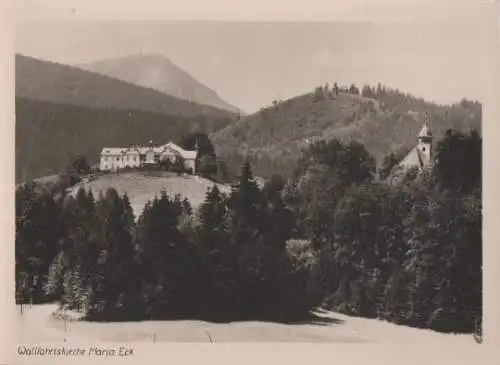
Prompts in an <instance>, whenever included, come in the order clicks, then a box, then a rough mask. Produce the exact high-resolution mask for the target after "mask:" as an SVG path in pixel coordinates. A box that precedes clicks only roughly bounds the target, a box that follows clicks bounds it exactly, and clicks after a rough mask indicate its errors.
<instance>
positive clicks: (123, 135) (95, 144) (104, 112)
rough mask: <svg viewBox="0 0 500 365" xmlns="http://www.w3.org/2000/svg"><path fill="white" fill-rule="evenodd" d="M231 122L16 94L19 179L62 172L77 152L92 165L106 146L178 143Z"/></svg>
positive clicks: (21, 180)
mask: <svg viewBox="0 0 500 365" xmlns="http://www.w3.org/2000/svg"><path fill="white" fill-rule="evenodd" d="M229 122H230V120H229V121H228V120H227V119H226V118H213V117H209V116H203V115H198V116H192V117H189V118H188V117H179V116H174V115H166V114H160V113H152V112H146V111H140V110H119V109H96V108H89V107H81V106H74V105H64V104H57V103H50V102H46V101H34V100H30V99H26V98H20V97H16V182H17V183H19V182H23V181H26V180H30V179H33V178H38V177H42V176H46V175H52V174H56V173H59V172H61V171H64V169H65V168H66V167H67V166H68V164H69V162H70V161H71V159H72V158H73V157H74V156H75V155H76V154H81V155H84V156H86V157H87V159H88V161H89V162H90V163H91V164H94V163H96V162H97V161H98V158H99V154H100V151H101V149H102V148H103V147H104V146H128V145H130V144H133V143H147V142H148V141H149V140H153V141H154V142H155V143H165V142H166V141H169V140H172V141H178V140H179V139H180V138H181V136H183V135H185V134H187V133H189V132H191V131H192V130H199V131H205V132H207V133H210V132H213V131H215V130H217V129H220V128H223V127H224V126H226V125H227V123H229Z"/></svg>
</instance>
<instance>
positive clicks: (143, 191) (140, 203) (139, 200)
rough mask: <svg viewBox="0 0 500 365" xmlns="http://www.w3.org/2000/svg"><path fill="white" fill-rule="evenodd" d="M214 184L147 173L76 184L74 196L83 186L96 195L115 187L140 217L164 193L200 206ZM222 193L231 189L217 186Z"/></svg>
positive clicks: (188, 177)
mask: <svg viewBox="0 0 500 365" xmlns="http://www.w3.org/2000/svg"><path fill="white" fill-rule="evenodd" d="M213 185H214V183H212V182H211V181H209V180H207V179H203V178H200V177H198V176H176V175H173V174H168V173H166V174H161V175H157V174H156V175H153V176H148V175H147V173H139V172H136V173H121V174H119V175H117V174H108V175H103V176H100V177H99V178H98V179H96V180H93V181H91V182H88V183H81V184H77V185H75V186H74V187H73V189H72V193H73V194H76V192H77V191H78V189H79V188H80V187H84V188H85V189H86V190H88V189H89V188H90V189H92V192H93V194H94V196H96V197H98V196H99V192H100V191H102V192H103V193H105V192H106V190H107V189H109V188H115V189H116V190H117V191H118V193H119V194H120V195H121V194H123V193H127V195H128V196H129V198H130V205H131V206H132V209H133V211H134V214H135V215H136V217H138V216H139V215H140V214H141V212H142V210H143V208H144V205H145V204H146V202H147V201H148V200H152V199H153V198H154V196H155V195H160V193H161V191H162V190H165V191H166V192H167V194H168V195H169V196H171V197H172V198H173V197H174V196H175V194H180V195H181V198H187V199H188V200H189V201H190V203H191V205H192V206H193V207H197V206H199V205H200V204H201V203H202V202H203V200H204V199H205V194H206V192H207V190H208V189H209V188H211V187H212V186H213ZM217 186H218V187H219V189H220V190H221V191H222V192H229V187H227V186H225V185H221V184H217Z"/></svg>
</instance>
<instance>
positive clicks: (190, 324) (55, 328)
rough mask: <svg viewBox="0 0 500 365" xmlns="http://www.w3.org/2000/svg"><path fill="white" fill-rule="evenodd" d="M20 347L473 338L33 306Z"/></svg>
mask: <svg viewBox="0 0 500 365" xmlns="http://www.w3.org/2000/svg"><path fill="white" fill-rule="evenodd" d="M17 309H18V310H17V313H18V315H17V318H18V334H19V337H18V342H19V343H35V342H42V341H43V342H45V341H48V342H64V341H71V342H74V341H84V342H93V343H100V342H121V343H127V342H149V343H152V342H198V343H202V342H205V343H206V342H214V343H221V342H316V343H321V342H323V343H325V342H329V343H385V344H395V343H397V344H402V345H404V344H412V345H415V344H419V345H420V344H422V345H424V344H425V345H432V344H436V343H440V344H447V345H453V346H462V345H471V344H474V343H475V341H474V339H473V337H472V335H454V334H441V333H437V332H434V331H430V330H423V329H416V328H410V327H405V326H398V325H395V324H391V323H388V322H385V321H379V320H375V319H366V318H357V317H350V316H346V315H342V314H338V313H333V312H326V311H320V312H315V314H314V316H313V319H311V320H309V321H304V322H302V323H297V324H281V323H273V322H261V321H248V322H231V323H211V322H205V321H198V320H179V321H143V322H119V323H118V322H116V323H114V322H109V323H93V322H85V321H72V322H70V321H64V320H61V319H56V318H55V317H53V316H52V313H54V312H55V311H56V309H57V304H44V305H34V306H32V307H31V308H29V309H25V310H24V313H23V314H22V315H21V313H20V308H19V307H18V308H17Z"/></svg>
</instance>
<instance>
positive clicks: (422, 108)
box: [211, 83, 481, 178]
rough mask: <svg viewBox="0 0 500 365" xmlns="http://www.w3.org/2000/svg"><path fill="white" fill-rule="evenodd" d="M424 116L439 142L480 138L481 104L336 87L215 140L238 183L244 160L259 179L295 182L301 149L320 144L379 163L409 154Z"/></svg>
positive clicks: (264, 113)
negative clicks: (453, 135) (356, 148)
mask: <svg viewBox="0 0 500 365" xmlns="http://www.w3.org/2000/svg"><path fill="white" fill-rule="evenodd" d="M426 116H427V118H428V119H429V122H430V127H431V130H432V132H433V134H434V136H435V137H436V138H437V139H440V138H442V137H444V134H445V132H446V131H447V130H448V129H453V130H457V131H461V132H464V133H468V132H469V131H471V130H476V131H477V132H478V133H479V134H480V135H481V104H480V103H479V102H476V101H468V100H462V101H460V102H458V103H456V104H453V105H439V104H436V103H432V102H427V101H425V100H423V99H421V98H417V97H415V96H413V95H411V94H408V93H404V92H402V91H399V90H397V89H393V88H390V87H388V86H384V85H380V84H379V85H377V86H368V85H366V86H364V87H362V88H361V90H360V89H359V88H358V87H356V86H355V85H351V86H350V87H342V86H339V85H337V84H336V83H333V85H329V84H326V85H324V86H318V87H316V89H315V90H314V91H313V92H311V93H308V94H304V95H301V96H297V97H295V98H292V99H289V100H284V101H281V100H275V101H274V102H273V103H272V105H271V106H269V107H267V108H263V109H261V110H260V111H259V112H257V113H254V114H252V115H249V116H245V117H242V118H241V119H240V120H238V121H237V122H235V123H232V124H230V125H228V126H227V127H225V128H224V129H221V130H218V131H215V132H214V133H213V135H212V136H211V138H212V140H213V141H214V144H215V145H216V146H217V149H218V155H220V157H221V158H223V159H224V160H225V161H226V164H227V167H228V171H229V173H230V175H231V177H232V178H234V177H235V176H236V174H237V170H238V166H240V165H241V164H242V163H243V162H244V161H246V160H248V161H250V162H251V163H252V167H253V170H254V172H255V174H256V175H257V176H262V177H264V178H269V177H270V176H272V175H273V174H274V173H276V172H278V173H280V174H282V175H283V176H286V177H291V176H290V173H291V172H292V171H293V170H294V169H295V168H296V167H297V161H299V158H298V157H299V156H300V154H301V151H302V149H303V148H304V146H306V145H307V144H309V143H311V141H315V140H327V141H328V140H331V139H336V140H340V141H342V142H345V143H348V142H351V141H357V142H360V143H362V144H363V145H364V146H365V147H366V148H367V149H368V151H369V152H370V153H371V154H373V156H374V157H375V158H376V160H377V164H381V163H382V160H383V159H384V158H385V157H386V156H387V155H388V154H390V153H394V154H395V155H397V156H403V155H404V153H405V152H408V151H409V150H410V149H411V148H412V147H413V146H414V145H415V144H416V136H417V134H418V132H419V130H420V129H421V128H422V124H423V123H424V121H425V119H426Z"/></svg>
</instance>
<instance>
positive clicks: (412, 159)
mask: <svg viewBox="0 0 500 365" xmlns="http://www.w3.org/2000/svg"><path fill="white" fill-rule="evenodd" d="M428 163H429V159H428V158H427V156H426V155H425V154H424V153H422V152H421V151H420V150H419V149H418V147H417V146H415V147H413V148H412V150H411V151H410V152H409V153H408V155H406V157H405V158H404V159H403V161H401V163H400V165H401V167H408V168H409V167H413V166H418V167H419V168H421V169H422V168H424V166H427V164H428Z"/></svg>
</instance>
